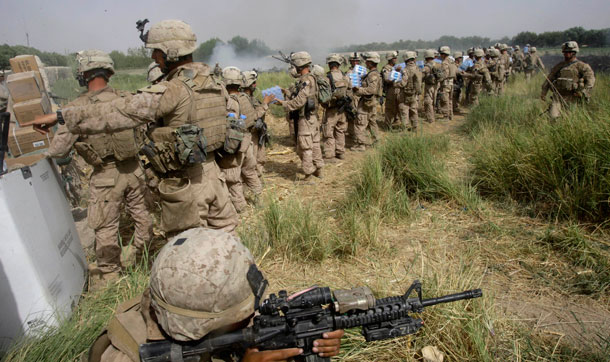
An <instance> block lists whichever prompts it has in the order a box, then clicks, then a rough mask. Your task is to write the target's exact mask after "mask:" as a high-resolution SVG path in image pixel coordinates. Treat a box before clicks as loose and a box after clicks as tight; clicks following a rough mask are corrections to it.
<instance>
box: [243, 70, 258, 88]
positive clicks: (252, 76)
mask: <svg viewBox="0 0 610 362" xmlns="http://www.w3.org/2000/svg"><path fill="white" fill-rule="evenodd" d="M242 75H243V80H244V84H243V86H244V88H248V87H250V86H251V85H252V84H254V83H256V81H257V80H258V73H256V71H254V70H247V71H245V72H243V73H242Z"/></svg>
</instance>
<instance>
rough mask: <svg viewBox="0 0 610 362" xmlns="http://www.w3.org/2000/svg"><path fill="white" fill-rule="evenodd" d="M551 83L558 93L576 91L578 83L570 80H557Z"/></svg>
mask: <svg viewBox="0 0 610 362" xmlns="http://www.w3.org/2000/svg"><path fill="white" fill-rule="evenodd" d="M553 83H554V84H555V88H557V90H559V91H565V92H571V91H575V90H577V89H578V83H575V82H574V79H572V78H557V79H555V81H554V82H553Z"/></svg>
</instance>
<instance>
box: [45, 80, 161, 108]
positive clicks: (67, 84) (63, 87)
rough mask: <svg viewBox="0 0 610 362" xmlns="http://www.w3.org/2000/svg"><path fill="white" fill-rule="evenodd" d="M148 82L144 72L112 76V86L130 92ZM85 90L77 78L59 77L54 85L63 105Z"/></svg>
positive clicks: (53, 89)
mask: <svg viewBox="0 0 610 362" xmlns="http://www.w3.org/2000/svg"><path fill="white" fill-rule="evenodd" d="M148 84H149V83H148V81H147V80H146V75H143V74H126V73H117V74H115V75H113V76H112V77H111V78H110V86H111V87H114V88H116V89H121V90H125V91H128V92H135V91H136V90H138V89H139V88H143V87H146V86H147V85H148ZM83 91H85V88H83V87H80V86H79V85H78V81H77V80H76V79H75V78H68V79H59V80H57V81H56V82H55V83H54V84H53V87H52V93H53V95H54V96H56V97H57V98H56V100H57V102H58V103H60V104H62V105H65V104H67V103H68V102H70V101H73V100H74V99H75V98H76V97H78V95H79V94H81V93H82V92H83Z"/></svg>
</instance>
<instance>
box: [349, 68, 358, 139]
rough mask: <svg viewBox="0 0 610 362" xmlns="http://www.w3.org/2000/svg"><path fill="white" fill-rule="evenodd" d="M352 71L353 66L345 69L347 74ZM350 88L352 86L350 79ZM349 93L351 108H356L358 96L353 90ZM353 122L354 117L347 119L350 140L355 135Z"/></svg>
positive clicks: (354, 121)
mask: <svg viewBox="0 0 610 362" xmlns="http://www.w3.org/2000/svg"><path fill="white" fill-rule="evenodd" d="M353 72H354V67H352V66H350V68H349V70H348V71H347V74H346V75H348V76H349V74H350V73H353ZM350 88H352V83H351V81H350ZM350 94H351V98H352V107H353V109H358V103H360V97H359V96H357V95H355V94H354V93H353V92H351V93H350ZM356 118H357V117H356ZM355 124H356V119H352V120H351V121H350V120H349V119H348V120H347V133H348V134H349V135H350V136H351V138H352V140H353V141H354V142H356V135H355V132H354V129H355Z"/></svg>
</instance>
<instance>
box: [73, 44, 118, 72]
mask: <svg viewBox="0 0 610 362" xmlns="http://www.w3.org/2000/svg"><path fill="white" fill-rule="evenodd" d="M76 62H77V63H78V73H84V72H87V71H89V70H93V69H106V70H108V71H110V73H111V74H114V61H113V60H112V58H110V56H109V55H108V54H106V53H105V52H103V51H101V50H96V49H90V50H82V51H80V52H78V53H76Z"/></svg>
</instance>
